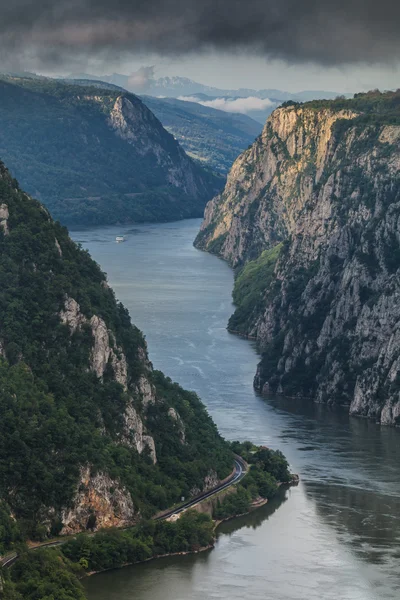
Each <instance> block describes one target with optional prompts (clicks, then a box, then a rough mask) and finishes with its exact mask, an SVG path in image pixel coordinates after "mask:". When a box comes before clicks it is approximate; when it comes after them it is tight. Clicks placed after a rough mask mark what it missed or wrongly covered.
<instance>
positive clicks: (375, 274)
mask: <svg viewBox="0 0 400 600" xmlns="http://www.w3.org/2000/svg"><path fill="white" fill-rule="evenodd" d="M399 216H400V93H399V92H393V93H392V92H388V93H385V94H381V93H379V92H371V93H368V94H358V95H356V96H355V98H354V99H352V100H345V99H338V100H335V101H314V102H310V103H306V104H296V103H293V102H290V103H287V105H286V106H283V107H282V108H279V109H277V110H276V111H275V112H274V113H273V114H272V115H271V117H270V118H269V119H268V121H267V123H266V125H265V128H264V130H263V133H262V135H261V136H260V137H259V138H258V139H257V140H256V142H255V143H254V144H253V146H252V147H251V148H250V149H249V150H247V151H246V152H244V153H243V154H242V156H241V157H239V158H238V160H237V161H236V162H235V164H234V165H233V167H232V170H231V172H230V174H229V177H228V181H227V185H226V188H225V190H224V192H223V193H222V194H221V195H220V196H217V197H216V198H215V199H213V200H212V201H211V202H210V203H209V204H208V206H207V208H206V213H205V220H204V223H203V225H202V229H201V232H200V233H199V235H198V237H197V240H196V244H197V245H198V246H199V247H201V248H204V249H207V250H209V251H211V252H214V253H216V254H218V255H219V256H221V257H223V258H225V259H226V260H228V261H229V262H230V263H231V264H232V265H233V266H234V267H236V269H237V279H236V285H235V291H234V300H235V303H236V305H237V310H236V312H235V314H234V316H233V317H232V319H231V321H230V328H231V329H232V330H235V331H239V332H241V333H243V334H247V335H251V336H254V337H256V338H257V341H258V344H259V348H260V350H261V352H262V359H261V362H260V365H259V368H258V372H257V375H256V378H255V386H256V388H257V389H258V390H260V391H261V390H262V391H263V392H264V393H267V392H273V393H280V394H287V395H290V396H306V397H309V398H313V399H314V400H317V401H318V402H326V403H329V404H342V405H346V406H348V407H349V410H350V412H351V414H355V415H362V416H368V417H370V418H373V419H375V420H378V421H380V422H381V423H384V424H395V425H396V424H400V385H399V382H400V341H399V331H400V313H399V308H398V300H397V299H398V297H399V294H400V284H399V281H400V280H399V268H400V230H399V225H398V223H399Z"/></svg>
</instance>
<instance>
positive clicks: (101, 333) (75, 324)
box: [60, 298, 128, 390]
mask: <svg viewBox="0 0 400 600" xmlns="http://www.w3.org/2000/svg"><path fill="white" fill-rule="evenodd" d="M60 319H61V321H62V323H64V324H65V325H68V326H69V328H70V330H71V333H74V332H75V331H76V330H77V329H78V328H80V327H82V325H84V324H86V323H88V324H89V325H90V327H91V330H92V334H93V340H94V343H93V348H92V352H91V358H90V367H91V370H92V371H94V372H95V373H96V375H97V377H99V378H101V377H103V375H104V372H105V370H106V367H107V365H108V363H109V362H110V364H111V366H112V368H113V371H114V377H115V380H116V381H118V383H120V384H121V385H122V386H123V388H124V389H125V390H126V389H127V386H128V383H127V382H128V369H127V363H126V357H125V355H124V353H123V352H122V349H121V348H118V346H117V345H116V343H115V339H114V334H113V333H112V332H111V331H110V330H109V329H108V328H107V325H106V324H105V322H104V321H103V319H101V318H100V317H98V316H97V315H93V317H92V318H91V319H90V320H88V319H87V318H86V317H85V315H83V314H82V312H81V309H80V306H79V304H78V303H77V302H76V300H74V299H73V298H67V299H66V301H65V304H64V308H63V310H62V311H61V313H60Z"/></svg>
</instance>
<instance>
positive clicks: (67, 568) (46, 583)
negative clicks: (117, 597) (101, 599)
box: [2, 549, 86, 600]
mask: <svg viewBox="0 0 400 600" xmlns="http://www.w3.org/2000/svg"><path fill="white" fill-rule="evenodd" d="M76 572H77V569H76V568H74V566H73V565H72V564H71V562H70V561H69V560H68V559H67V558H66V557H65V556H64V555H63V553H62V552H61V551H59V550H55V549H47V550H45V549H43V550H36V551H34V552H28V551H27V550H25V552H23V553H22V554H21V555H20V558H19V559H18V561H17V562H16V563H15V565H13V567H12V568H11V569H10V570H9V571H8V570H4V571H3V575H4V578H5V583H4V590H3V594H2V598H4V600H85V598H86V596H85V594H84V591H83V587H82V585H81V583H80V582H79V580H78V577H77V575H76ZM78 572H79V571H78Z"/></svg>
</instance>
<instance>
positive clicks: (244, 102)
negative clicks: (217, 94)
mask: <svg viewBox="0 0 400 600" xmlns="http://www.w3.org/2000/svg"><path fill="white" fill-rule="evenodd" d="M178 100H184V101H186V102H196V103H197V104H201V105H202V106H208V107H210V108H217V109H218V110H223V111H225V112H231V113H241V114H243V115H247V114H248V113H251V112H253V111H255V110H266V109H267V108H271V107H275V106H276V103H275V102H272V100H269V99H268V98H264V99H262V98H256V97H255V96H248V97H247V98H215V99H213V100H199V99H198V98H197V97H196V96H180V97H179V98H178Z"/></svg>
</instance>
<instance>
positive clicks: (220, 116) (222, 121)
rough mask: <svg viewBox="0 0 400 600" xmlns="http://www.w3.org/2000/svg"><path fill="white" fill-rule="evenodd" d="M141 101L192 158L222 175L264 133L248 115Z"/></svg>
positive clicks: (176, 102)
mask: <svg viewBox="0 0 400 600" xmlns="http://www.w3.org/2000/svg"><path fill="white" fill-rule="evenodd" d="M141 99H142V100H143V102H144V104H145V105H146V106H148V108H149V109H150V110H151V111H152V112H153V113H154V114H155V115H156V117H157V118H158V119H159V120H160V121H161V123H162V124H163V126H164V127H165V129H167V131H169V132H170V133H172V135H173V136H174V137H175V139H176V140H178V142H179V143H180V145H181V146H182V148H183V149H184V150H185V151H186V153H187V154H189V156H191V157H192V158H194V159H196V160H199V161H201V162H202V163H204V164H205V165H207V166H209V167H210V168H212V169H214V170H216V171H218V172H220V173H227V172H228V171H229V169H230V168H231V166H232V164H233V162H234V160H235V159H236V158H237V157H238V155H239V154H240V153H241V152H243V150H244V149H245V148H247V147H248V146H249V144H251V143H252V142H253V141H254V139H255V138H256V137H257V136H258V135H259V134H260V132H261V129H262V128H261V126H260V125H259V124H258V123H257V122H256V121H254V120H253V119H251V118H250V117H248V116H246V115H240V114H232V113H228V112H224V111H222V110H216V109H214V108H209V107H206V106H201V104H198V103H195V102H185V101H182V100H176V99H174V98H153V97H151V96H142V97H141Z"/></svg>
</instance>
